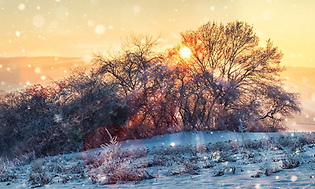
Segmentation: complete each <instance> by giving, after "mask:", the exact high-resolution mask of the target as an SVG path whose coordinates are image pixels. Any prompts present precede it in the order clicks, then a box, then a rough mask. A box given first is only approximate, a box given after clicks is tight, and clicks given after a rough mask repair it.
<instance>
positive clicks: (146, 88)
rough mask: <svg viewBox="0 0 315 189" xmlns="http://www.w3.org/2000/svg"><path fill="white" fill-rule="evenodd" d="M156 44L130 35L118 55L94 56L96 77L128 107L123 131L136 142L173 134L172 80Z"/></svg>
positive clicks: (96, 54)
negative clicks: (112, 90)
mask: <svg viewBox="0 0 315 189" xmlns="http://www.w3.org/2000/svg"><path fill="white" fill-rule="evenodd" d="M157 44H158V39H154V38H152V37H151V36H150V35H139V36H136V35H131V37H130V38H128V39H127V40H126V42H125V43H123V44H122V48H121V49H120V50H119V51H117V52H109V53H107V54H104V53H103V52H98V53H95V54H94V59H93V62H94V64H95V65H97V66H98V68H97V72H96V75H97V77H100V76H101V77H103V78H104V80H106V81H107V82H108V83H111V84H112V86H113V89H114V90H115V91H116V92H117V94H119V95H120V96H121V97H122V98H124V99H125V101H126V104H128V108H129V114H128V115H129V121H128V123H127V127H128V128H130V129H131V130H132V132H131V133H132V135H133V136H132V137H136V138H138V137H148V136H154V135H157V134H164V133H166V132H169V131H174V130H176V128H175V127H176V125H177V118H176V112H177V105H176V102H175V99H174V96H173V93H170V91H172V90H171V89H172V87H173V85H172V83H173V81H172V79H174V77H172V74H173V73H172V72H171V70H170V69H169V68H168V67H167V66H165V64H164V61H165V56H164V54H163V52H158V51H157V49H156V46H157Z"/></svg>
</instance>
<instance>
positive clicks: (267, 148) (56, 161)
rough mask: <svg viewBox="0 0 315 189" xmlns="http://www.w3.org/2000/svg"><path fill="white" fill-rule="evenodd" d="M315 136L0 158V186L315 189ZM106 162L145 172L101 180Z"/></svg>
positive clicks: (201, 135)
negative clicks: (22, 161) (21, 160)
mask: <svg viewBox="0 0 315 189" xmlns="http://www.w3.org/2000/svg"><path fill="white" fill-rule="evenodd" d="M314 141H315V134H313V133H233V132H186V133H176V134H167V135H163V136H156V137H153V138H151V139H145V140H132V141H125V142H122V143H120V144H117V145H116V146H115V145H111V146H108V147H106V150H104V149H96V150H91V151H88V152H84V153H73V154H67V155H61V156H55V157H47V158H43V159H37V160H34V161H33V162H31V163H30V164H26V165H23V166H22V165H20V166H16V167H14V166H12V164H10V163H9V162H6V161H2V162H3V164H2V170H5V171H2V172H1V170H0V175H1V174H2V177H1V179H2V181H4V182H0V188H29V187H32V186H33V187H34V186H40V185H38V184H36V183H40V180H38V179H39V178H41V179H43V178H47V179H48V181H47V183H48V184H46V185H45V186H43V187H45V188H47V187H49V188H125V187H126V188H197V187H200V188H278V187H282V188H302V187H304V188H314V187H315V184H314V182H315V157H314V155H315V145H314V144H313V143H314ZM116 147H117V148H116ZM113 150H114V151H115V154H114V155H113V154H110V153H111V152H113ZM108 154H110V156H108ZM117 154H118V155H119V156H118V157H117V156H115V155H117ZM126 154H127V155H126ZM104 157H108V158H107V159H104ZM109 157H110V158H112V159H110V158H109ZM102 158H103V159H102ZM92 160H94V161H95V160H102V163H103V164H102V165H101V166H100V167H98V168H101V169H98V168H95V167H94V168H91V167H89V163H90V162H91V161H92ZM104 162H107V163H104ZM3 165H5V166H3ZM94 165H95V164H94ZM109 166H114V167H115V168H116V169H121V168H124V169H123V170H124V171H125V172H127V170H129V171H135V170H142V171H145V174H146V175H147V176H145V177H146V179H145V180H142V179H139V180H135V181H131V182H118V183H116V184H113V185H101V184H102V183H104V182H105V181H108V180H106V179H108V178H109V177H110V176H112V175H110V174H109V173H108V172H106V171H104V170H110V169H108V167H109ZM4 167H6V168H4ZM10 170H11V171H10ZM99 171H101V172H99ZM102 171H103V172H102ZM112 171H113V170H112ZM115 171H116V172H115ZM114 172H115V173H120V172H117V170H114ZM139 173H140V172H139ZM142 173H144V172H142ZM120 174H121V173H120ZM124 174H125V173H124ZM142 176H143V175H142ZM149 176H150V177H151V176H152V177H151V178H150V177H149ZM36 179H37V180H36ZM42 181H45V180H42ZM93 181H94V182H96V183H94V184H93Z"/></svg>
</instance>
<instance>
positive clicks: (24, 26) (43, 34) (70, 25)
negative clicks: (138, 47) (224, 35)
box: [0, 0, 315, 67]
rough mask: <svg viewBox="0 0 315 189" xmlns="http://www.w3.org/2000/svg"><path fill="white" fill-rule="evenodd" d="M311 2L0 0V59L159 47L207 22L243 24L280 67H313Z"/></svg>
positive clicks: (314, 42)
mask: <svg viewBox="0 0 315 189" xmlns="http://www.w3.org/2000/svg"><path fill="white" fill-rule="evenodd" d="M314 7H315V1H312V0H255V1H253V0H130V1H129V0H128V1H127V0H119V1H116V0H0V24H1V25H0V56H1V57H12V56H68V57H69V56H71V57H88V56H90V55H91V53H92V52H93V51H97V49H98V48H100V47H104V48H105V49H106V48H109V47H114V48H115V47H116V46H117V45H118V44H119V43H120V41H121V39H123V38H125V37H127V36H128V35H129V34H130V33H131V32H134V33H136V34H141V33H142V34H143V33H149V34H152V35H153V36H156V37H157V36H161V44H160V45H161V47H164V46H168V45H174V44H177V43H179V41H180V32H182V31H185V30H188V29H197V28H198V27H199V26H200V25H201V24H203V23H206V22H207V21H218V22H223V23H227V22H230V21H235V20H245V21H247V22H249V23H251V24H254V30H255V31H256V32H257V34H258V35H259V36H260V37H261V41H262V43H261V44H262V45H264V44H265V43H264V42H265V41H266V40H267V39H268V38H271V40H272V41H273V42H274V44H275V45H276V46H278V47H279V49H280V50H282V52H283V53H284V58H283V61H282V63H283V65H286V66H304V67H315V64H314V63H315V53H314V52H313V51H314V49H315V35H314V33H315V25H314V23H313V22H314V21H313V18H315V11H314Z"/></svg>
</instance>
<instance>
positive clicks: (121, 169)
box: [89, 133, 153, 185]
mask: <svg viewBox="0 0 315 189" xmlns="http://www.w3.org/2000/svg"><path fill="white" fill-rule="evenodd" d="M108 134H109V133H108ZM109 135H110V134H109ZM110 137H111V136H110ZM102 148H103V153H102V154H101V157H100V159H99V161H97V162H96V163H94V164H93V165H91V167H90V168H89V175H90V178H91V179H92V182H93V183H99V184H101V185H105V184H115V183H117V182H126V181H139V180H143V179H149V178H153V177H152V176H150V175H149V174H148V173H147V172H146V171H145V170H144V169H137V168H136V167H134V166H133V165H132V164H131V159H128V158H127V157H124V156H123V151H122V149H121V146H120V144H119V143H118V142H117V140H116V137H114V138H113V137H111V140H110V143H109V144H106V145H102Z"/></svg>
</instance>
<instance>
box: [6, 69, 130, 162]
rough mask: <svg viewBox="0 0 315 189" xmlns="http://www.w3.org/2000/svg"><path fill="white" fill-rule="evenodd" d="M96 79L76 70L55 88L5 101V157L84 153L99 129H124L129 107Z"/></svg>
mask: <svg viewBox="0 0 315 189" xmlns="http://www.w3.org/2000/svg"><path fill="white" fill-rule="evenodd" d="M92 75H93V73H92V71H91V72H88V73H86V71H76V72H73V74H72V75H71V76H70V77H68V78H66V79H64V80H61V81H56V82H54V83H53V84H51V85H50V86H47V87H43V86H42V85H39V84H38V85H33V86H29V87H27V88H26V89H25V90H24V91H19V92H13V93H8V94H6V95H5V96H1V97H0V155H4V154H5V155H6V156H15V157H21V156H22V155H23V154H27V153H34V154H35V156H37V157H42V156H46V155H56V154H61V153H67V152H73V151H80V150H81V149H82V147H83V143H84V141H85V140H86V139H87V138H88V136H89V135H90V134H91V133H92V132H93V131H94V130H96V129H98V128H99V127H102V126H106V125H118V126H119V127H118V129H122V126H123V125H124V124H125V122H126V120H127V118H128V112H127V107H126V105H124V102H123V101H122V100H121V99H119V98H118V97H117V95H116V93H115V92H114V91H113V90H112V89H111V87H110V86H109V85H108V84H106V83H105V82H103V81H102V80H101V79H100V78H98V77H92ZM120 125H122V126H120ZM112 129H114V128H112ZM112 129H111V130H112ZM107 141H108V140H107ZM93 147H99V146H93Z"/></svg>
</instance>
